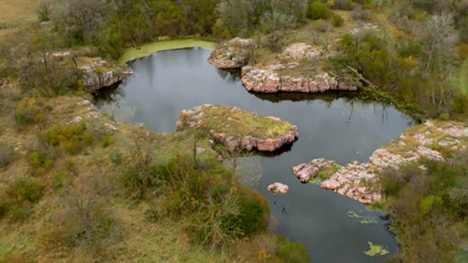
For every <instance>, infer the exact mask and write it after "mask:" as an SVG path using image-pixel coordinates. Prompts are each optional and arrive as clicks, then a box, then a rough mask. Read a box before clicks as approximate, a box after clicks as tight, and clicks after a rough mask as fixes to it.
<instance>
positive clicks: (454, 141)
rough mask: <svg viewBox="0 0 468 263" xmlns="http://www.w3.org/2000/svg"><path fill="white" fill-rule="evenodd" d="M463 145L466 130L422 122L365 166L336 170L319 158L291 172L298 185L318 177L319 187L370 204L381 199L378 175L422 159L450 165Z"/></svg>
mask: <svg viewBox="0 0 468 263" xmlns="http://www.w3.org/2000/svg"><path fill="white" fill-rule="evenodd" d="M467 144H468V128H467V127H465V126H464V125H463V123H460V122H453V121H450V122H449V121H447V122H440V121H435V120H434V121H426V122H425V123H424V124H421V125H418V126H415V127H413V128H410V129H408V130H406V131H405V132H403V134H402V135H401V136H400V137H399V138H397V139H395V140H393V141H392V142H390V144H388V145H386V146H384V147H382V148H380V149H377V150H376V151H375V152H374V153H373V154H372V156H371V157H370V158H369V161H367V162H365V163H359V162H358V161H353V162H350V163H348V164H346V165H345V166H339V165H337V164H336V162H335V161H328V160H325V159H323V158H321V159H314V160H312V161H311V162H309V163H303V164H300V165H297V166H294V167H293V168H292V171H293V173H294V174H296V176H297V177H298V178H299V179H300V180H301V182H308V181H310V180H313V179H314V178H316V177H318V178H319V179H321V180H320V181H321V182H320V185H321V187H323V188H325V189H328V190H333V191H335V192H337V193H338V194H341V195H345V196H348V197H349V198H352V199H355V200H357V201H359V202H361V203H364V204H370V203H372V202H374V201H381V200H382V198H383V197H384V193H383V190H382V187H381V184H380V178H379V174H380V173H381V172H384V171H385V170H386V169H395V170H398V169H400V167H402V166H405V165H408V164H411V163H416V162H418V163H420V162H421V161H422V160H423V159H426V160H433V161H440V162H447V163H448V164H449V165H450V163H452V162H453V159H452V157H453V156H454V154H456V153H457V152H461V151H466V150H467ZM419 169H422V170H425V169H426V167H425V166H424V165H420V166H419Z"/></svg>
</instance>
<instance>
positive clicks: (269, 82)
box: [242, 64, 357, 93]
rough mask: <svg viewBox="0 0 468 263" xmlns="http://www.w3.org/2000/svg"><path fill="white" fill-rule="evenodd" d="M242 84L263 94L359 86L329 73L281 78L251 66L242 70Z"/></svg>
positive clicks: (313, 91) (323, 90)
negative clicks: (342, 80) (340, 79)
mask: <svg viewBox="0 0 468 263" xmlns="http://www.w3.org/2000/svg"><path fill="white" fill-rule="evenodd" d="M277 65H278V64H277ZM242 84H244V87H245V88H246V89H247V90H248V91H252V92H261V93H276V92H304V93H317V92H325V91H330V90H343V91H356V90H357V86H355V85H352V84H350V83H349V82H339V81H338V79H337V78H336V77H333V76H330V75H329V74H328V73H321V74H317V75H315V76H312V77H304V76H299V77H292V76H289V75H286V76H280V74H278V73H277V72H276V71H274V70H271V69H253V68H252V67H250V66H246V67H243V68H242Z"/></svg>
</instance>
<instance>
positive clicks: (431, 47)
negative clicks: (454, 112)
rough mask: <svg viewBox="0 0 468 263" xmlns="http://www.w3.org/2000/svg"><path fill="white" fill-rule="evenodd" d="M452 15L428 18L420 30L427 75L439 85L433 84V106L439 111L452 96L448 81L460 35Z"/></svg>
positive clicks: (445, 14)
mask: <svg viewBox="0 0 468 263" xmlns="http://www.w3.org/2000/svg"><path fill="white" fill-rule="evenodd" d="M453 24H454V20H453V16H452V15H451V14H447V13H442V14H440V15H433V16H431V17H430V18H428V19H427V20H426V21H425V22H424V23H423V25H422V28H421V29H420V39H421V41H422V42H424V43H426V45H425V47H426V48H425V52H424V53H425V56H424V58H423V59H424V60H425V74H426V76H429V74H430V75H431V77H432V78H435V79H437V80H438V82H439V83H434V82H431V93H432V104H433V105H436V104H437V103H438V107H439V109H440V108H441V107H442V106H443V105H444V104H447V103H448V99H449V96H450V93H449V91H448V90H447V86H448V84H447V81H448V77H449V76H450V73H451V70H452V59H453V57H454V56H455V44H456V43H457V40H458V34H457V32H456V31H455V29H454V27H453Z"/></svg>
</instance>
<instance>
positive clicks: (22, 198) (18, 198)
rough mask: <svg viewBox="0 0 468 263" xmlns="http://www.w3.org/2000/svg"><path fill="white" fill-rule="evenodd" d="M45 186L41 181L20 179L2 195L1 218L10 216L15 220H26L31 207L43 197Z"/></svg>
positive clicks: (0, 202) (0, 203) (0, 195)
mask: <svg viewBox="0 0 468 263" xmlns="http://www.w3.org/2000/svg"><path fill="white" fill-rule="evenodd" d="M43 190H44V185H43V184H42V183H41V182H39V181H34V180H28V179H20V180H18V181H15V182H14V183H13V184H12V185H10V186H9V187H8V188H7V189H6V190H5V192H3V193H0V197H1V199H0V216H2V215H9V216H10V217H11V218H13V219H15V220H23V219H26V218H27V217H28V216H29V214H30V211H31V205H32V204H34V203H37V202H38V201H39V200H40V199H41V197H42V195H43Z"/></svg>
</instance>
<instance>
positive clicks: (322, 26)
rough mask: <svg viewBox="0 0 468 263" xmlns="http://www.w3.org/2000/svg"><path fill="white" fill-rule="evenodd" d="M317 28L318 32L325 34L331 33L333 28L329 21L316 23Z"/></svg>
mask: <svg viewBox="0 0 468 263" xmlns="http://www.w3.org/2000/svg"><path fill="white" fill-rule="evenodd" d="M315 28H316V29H317V30H318V31H320V32H322V33H325V32H330V31H331V29H332V26H331V25H330V24H329V23H328V22H327V21H323V20H318V21H316V23H315Z"/></svg>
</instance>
